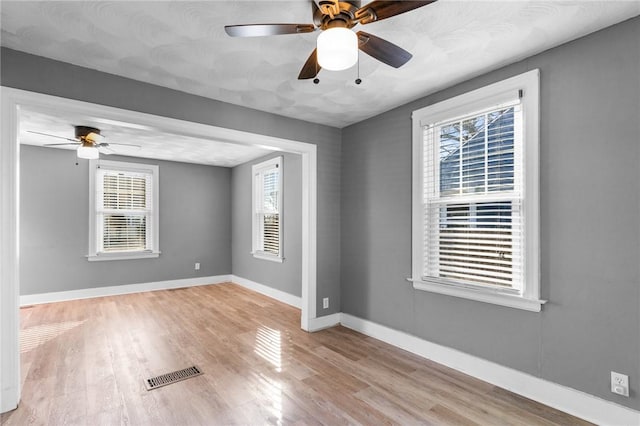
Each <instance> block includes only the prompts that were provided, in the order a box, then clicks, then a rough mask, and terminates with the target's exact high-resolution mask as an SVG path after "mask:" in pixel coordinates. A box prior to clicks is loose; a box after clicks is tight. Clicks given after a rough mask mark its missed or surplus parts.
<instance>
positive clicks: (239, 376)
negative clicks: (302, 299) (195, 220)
mask: <svg viewBox="0 0 640 426" xmlns="http://www.w3.org/2000/svg"><path fill="white" fill-rule="evenodd" d="M20 318H21V351H22V358H21V361H22V366H21V371H22V374H23V377H22V382H23V394H22V400H21V402H20V405H19V407H18V409H17V410H14V411H12V412H10V413H5V414H3V415H2V416H1V417H0V419H1V422H2V425H7V426H8V425H47V424H51V425H58V424H60V425H66V424H69V425H72V424H78V425H118V424H122V425H218V424H220V425H263V424H274V425H276V424H277V425H280V424H285V425H357V424H361V425H384V424H399V425H443V424H445V425H446V424H452V425H470V426H471V425H498V424H499V425H566V424H572V425H573V424H575V425H583V424H588V423H586V422H584V421H582V420H580V419H576V418H575V417H572V416H569V415H567V414H565V413H562V412H560V411H557V410H554V409H551V408H549V407H546V406H544V405H542V404H538V403H536V402H534V401H531V400H528V399H526V398H523V397H520V396H518V395H515V394H512V393H510V392H508V391H505V390H503V389H499V388H496V387H495V386H492V385H490V384H488V383H485V382H482V381H480V380H478V379H475V378H473V377H470V376H467V375H464V374H462V373H459V372H456V371H454V370H451V369H449V368H447V367H444V366H442V365H439V364H436V363H434V362H432V361H428V360H425V359H422V358H420V357H418V356H416V355H414V354H411V353H408V352H405V351H403V350H400V349H398V348H395V347H393V346H390V345H387V344H385V343H382V342H380V341H378V340H375V339H373V338H370V337H367V336H363V335H361V334H359V333H357V332H355V331H353V330H349V329H346V328H344V327H340V326H338V327H334V328H331V329H328V330H324V331H321V332H317V333H306V332H304V331H302V330H300V311H299V310H298V309H295V308H292V307H290V306H287V305H284V304H282V303H280V302H278V301H275V300H273V299H270V298H268V297H266V296H263V295H261V294H257V293H255V292H253V291H250V290H248V289H245V288H242V287H239V286H237V285H234V284H230V283H229V284H220V285H211V286H201V287H190V288H185V289H175V290H166V291H155V292H147V293H136V294H129V295H124V296H109V297H104V298H96V299H86V300H77V301H71V302H62V303H52V304H45V305H35V306H31V307H28V308H25V309H21V312H20ZM191 365H197V366H198V367H199V368H200V369H201V370H202V371H203V373H204V374H203V375H201V376H197V377H194V378H191V379H188V380H185V381H182V382H178V383H175V384H172V385H169V386H165V387H161V388H158V389H156V390H152V391H147V390H146V388H145V386H144V379H145V378H149V377H152V376H157V375H160V374H164V373H168V372H171V371H175V370H179V369H182V368H186V367H189V366H191Z"/></svg>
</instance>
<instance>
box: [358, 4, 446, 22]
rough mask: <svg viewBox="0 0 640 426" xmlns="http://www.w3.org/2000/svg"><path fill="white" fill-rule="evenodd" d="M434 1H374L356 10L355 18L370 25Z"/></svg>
mask: <svg viewBox="0 0 640 426" xmlns="http://www.w3.org/2000/svg"><path fill="white" fill-rule="evenodd" d="M435 1H436V0H426V1H383V0H374V1H372V2H371V3H368V4H365V5H364V6H362V7H361V8H360V9H358V10H356V12H355V18H356V19H358V20H360V23H361V24H370V23H371V22H375V21H381V20H383V19H387V18H391V17H392V16H396V15H400V14H401V13H405V12H409V11H410V10H413V9H417V8H419V7H422V6H426V5H428V4H431V3H434V2H435Z"/></svg>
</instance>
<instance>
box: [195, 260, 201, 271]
mask: <svg viewBox="0 0 640 426" xmlns="http://www.w3.org/2000/svg"><path fill="white" fill-rule="evenodd" d="M194 269H195V270H196V271H199V270H200V262H196V264H195V265H194Z"/></svg>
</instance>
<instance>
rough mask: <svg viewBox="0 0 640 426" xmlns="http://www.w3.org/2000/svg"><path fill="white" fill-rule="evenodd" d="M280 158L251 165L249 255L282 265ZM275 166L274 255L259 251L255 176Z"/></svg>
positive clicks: (282, 215) (282, 211) (282, 220)
mask: <svg viewBox="0 0 640 426" xmlns="http://www.w3.org/2000/svg"><path fill="white" fill-rule="evenodd" d="M282 163H283V161H282V156H281V155H280V156H277V157H273V158H270V159H268V160H265V161H262V162H260V163H256V164H253V165H252V166H251V255H252V256H253V257H254V258H256V259H262V260H268V261H271V262H277V263H282V262H284V254H283V249H284V241H283V235H284V232H283V231H284V204H283V202H282V201H283V194H282V190H283V188H284V172H283V169H282ZM274 166H276V167H277V168H278V170H279V179H278V206H279V210H278V221H279V226H278V243H279V247H278V254H277V255H275V254H273V253H268V252H265V251H263V250H259V249H258V247H259V244H258V239H259V238H260V235H259V234H258V232H259V226H258V221H257V220H256V215H257V212H256V207H257V206H256V197H257V194H256V190H257V188H256V174H258V173H262V172H264V171H265V170H268V169H271V168H273V167H274Z"/></svg>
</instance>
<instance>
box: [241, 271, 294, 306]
mask: <svg viewBox="0 0 640 426" xmlns="http://www.w3.org/2000/svg"><path fill="white" fill-rule="evenodd" d="M229 279H230V281H231V282H233V283H235V284H238V285H240V286H242V287H245V288H248V289H249V290H253V291H255V292H257V293H260V294H264V295H265V296H269V297H271V298H272V299H276V300H277V301H279V302H282V303H286V304H287V305H291V306H293V307H294V308H298V309H301V307H302V298H301V297H300V296H294V295H293V294H289V293H285V292H284V291H282V290H277V289H275V288H272V287H268V286H266V285H264V284H260V283H257V282H255V281H251V280H248V279H246V278H242V277H239V276H237V275H230V278H229Z"/></svg>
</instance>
